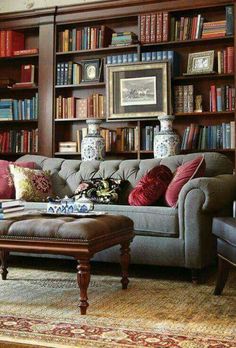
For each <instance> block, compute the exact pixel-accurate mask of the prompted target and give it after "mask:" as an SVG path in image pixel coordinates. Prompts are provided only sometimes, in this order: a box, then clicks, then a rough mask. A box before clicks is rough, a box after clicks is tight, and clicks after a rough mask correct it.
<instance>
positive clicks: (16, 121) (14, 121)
mask: <svg viewBox="0 0 236 348" xmlns="http://www.w3.org/2000/svg"><path fill="white" fill-rule="evenodd" d="M37 122H38V120H0V124H1V123H15V124H18V123H20V124H21V123H37Z"/></svg>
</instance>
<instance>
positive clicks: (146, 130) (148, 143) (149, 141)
mask: <svg viewBox="0 0 236 348" xmlns="http://www.w3.org/2000/svg"><path fill="white" fill-rule="evenodd" d="M158 132H159V126H158V125H157V126H155V127H154V126H145V127H142V128H141V144H140V148H141V150H144V151H152V150H153V141H154V136H155V135H156V134H157V133H158Z"/></svg>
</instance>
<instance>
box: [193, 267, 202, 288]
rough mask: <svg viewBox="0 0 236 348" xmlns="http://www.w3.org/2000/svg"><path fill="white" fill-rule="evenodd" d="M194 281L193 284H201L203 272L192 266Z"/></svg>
mask: <svg viewBox="0 0 236 348" xmlns="http://www.w3.org/2000/svg"><path fill="white" fill-rule="evenodd" d="M191 273H192V283H193V284H200V283H201V280H202V272H201V270H199V269H195V268H192V269H191Z"/></svg>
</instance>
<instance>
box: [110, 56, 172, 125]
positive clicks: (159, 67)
mask: <svg viewBox="0 0 236 348" xmlns="http://www.w3.org/2000/svg"><path fill="white" fill-rule="evenodd" d="M106 69H107V70H106V87H107V88H106V89H107V120H108V121H109V120H110V121H111V120H122V119H123V120H124V119H141V118H143V119H147V118H153V117H157V116H160V115H167V114H168V113H169V112H170V100H171V93H170V73H169V66H168V62H148V63H142V62H139V63H130V64H122V65H118V64H114V65H108V66H107V67H106Z"/></svg>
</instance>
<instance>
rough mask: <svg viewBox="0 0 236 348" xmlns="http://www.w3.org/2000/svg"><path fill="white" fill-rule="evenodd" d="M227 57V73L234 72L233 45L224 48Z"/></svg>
mask: <svg viewBox="0 0 236 348" xmlns="http://www.w3.org/2000/svg"><path fill="white" fill-rule="evenodd" d="M226 58H227V73H228V74H232V73H233V72H234V47H227V48H226Z"/></svg>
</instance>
